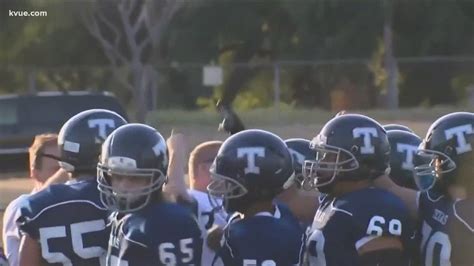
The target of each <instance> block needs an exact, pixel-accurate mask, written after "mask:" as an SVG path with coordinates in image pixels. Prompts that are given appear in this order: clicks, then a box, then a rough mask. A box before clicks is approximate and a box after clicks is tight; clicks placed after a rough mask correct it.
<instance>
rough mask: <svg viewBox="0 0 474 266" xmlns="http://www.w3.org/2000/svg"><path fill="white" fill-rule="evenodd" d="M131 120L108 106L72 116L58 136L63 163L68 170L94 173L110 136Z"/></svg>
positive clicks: (61, 162)
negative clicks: (102, 149) (107, 108)
mask: <svg viewBox="0 0 474 266" xmlns="http://www.w3.org/2000/svg"><path fill="white" fill-rule="evenodd" d="M126 123H127V121H125V119H124V118H123V117H121V116H120V115H119V114H117V113H115V112H112V111H109V110H105V109H91V110H87V111H83V112H80V113H78V114H76V115H75V116H73V117H71V118H70V119H69V120H68V121H66V123H65V124H64V125H63V126H62V128H61V130H60V131H59V135H58V145H59V150H60V156H59V158H60V161H59V165H60V166H61V168H63V169H64V170H66V171H67V172H81V171H85V172H94V171H95V169H96V167H97V161H98V160H99V154H100V148H101V145H102V143H103V142H104V141H105V139H106V138H107V136H108V135H109V134H110V133H111V132H112V131H114V130H115V129H116V128H118V127H120V126H122V125H125V124H126Z"/></svg>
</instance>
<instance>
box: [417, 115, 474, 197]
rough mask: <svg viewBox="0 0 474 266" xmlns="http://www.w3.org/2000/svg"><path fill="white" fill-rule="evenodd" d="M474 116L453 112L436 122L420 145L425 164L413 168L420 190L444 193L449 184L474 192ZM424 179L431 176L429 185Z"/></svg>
mask: <svg viewBox="0 0 474 266" xmlns="http://www.w3.org/2000/svg"><path fill="white" fill-rule="evenodd" d="M473 127H474V114H473V113H468V112H456V113H450V114H447V115H445V116H443V117H441V118H439V119H438V120H436V121H435V122H434V123H433V124H432V125H431V127H430V128H429V129H428V132H427V133H426V137H425V138H424V139H423V141H422V143H421V144H420V146H419V150H418V154H419V155H420V156H421V157H423V158H426V161H428V163H425V164H423V165H420V166H417V167H415V171H416V182H417V183H419V184H422V185H423V188H422V189H425V190H426V189H430V188H431V187H433V186H434V185H435V183H436V185H437V188H438V189H440V190H441V191H442V192H446V191H447V188H448V187H449V186H450V185H460V186H462V187H465V188H466V189H468V190H471V191H474V178H472V173H473V172H474V163H473V162H474V152H473V146H474V129H473ZM426 176H434V177H435V178H433V179H432V180H431V183H430V184H427V182H426V180H425V179H426V178H425V177H426Z"/></svg>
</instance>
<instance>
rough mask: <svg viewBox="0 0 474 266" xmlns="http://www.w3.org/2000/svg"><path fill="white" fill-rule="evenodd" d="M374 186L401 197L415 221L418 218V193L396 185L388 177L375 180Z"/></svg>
mask: <svg viewBox="0 0 474 266" xmlns="http://www.w3.org/2000/svg"><path fill="white" fill-rule="evenodd" d="M374 184H375V186H376V187H378V188H381V189H385V190H387V191H389V192H391V193H392V194H394V195H396V196H397V197H399V198H400V199H401V200H402V201H403V203H405V205H406V207H407V208H408V210H409V212H410V215H411V217H412V218H414V219H417V218H418V197H419V193H418V191H416V190H413V189H409V188H405V187H401V186H399V185H397V184H395V182H393V181H392V180H391V179H390V177H388V176H387V175H383V176H380V177H378V178H377V179H375V180H374Z"/></svg>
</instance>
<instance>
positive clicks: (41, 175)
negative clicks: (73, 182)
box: [2, 134, 67, 265]
mask: <svg viewBox="0 0 474 266" xmlns="http://www.w3.org/2000/svg"><path fill="white" fill-rule="evenodd" d="M28 153H29V159H30V160H29V161H30V178H31V181H32V182H33V185H34V186H33V190H32V191H31V193H30V194H34V193H36V192H38V191H40V190H41V189H43V188H44V187H45V186H46V182H47V181H48V180H49V179H51V178H54V177H55V176H61V177H63V176H66V178H67V173H66V172H65V171H63V170H62V169H60V168H59V164H58V157H59V148H58V135H57V134H40V135H36V136H35V139H34V141H33V144H32V145H31V147H30V148H29V149H28ZM28 196H29V194H22V195H20V196H19V197H18V198H16V199H14V200H12V201H11V202H10V203H9V204H8V206H7V208H6V209H5V213H4V214H3V231H2V232H3V245H4V247H5V255H6V257H7V258H8V261H9V262H10V264H11V265H18V264H19V249H20V241H21V235H20V231H19V229H18V225H17V224H16V220H17V219H18V218H19V216H20V209H21V207H22V206H23V205H24V204H25V202H26V199H27V198H28Z"/></svg>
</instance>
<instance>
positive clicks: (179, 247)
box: [107, 202, 202, 266]
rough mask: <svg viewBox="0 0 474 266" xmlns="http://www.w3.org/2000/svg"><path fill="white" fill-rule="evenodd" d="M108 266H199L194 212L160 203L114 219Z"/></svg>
mask: <svg viewBox="0 0 474 266" xmlns="http://www.w3.org/2000/svg"><path fill="white" fill-rule="evenodd" d="M110 226H111V235H110V239H109V249H108V252H107V265H108V266H147V265H200V264H201V252H202V238H201V231H200V229H199V226H198V224H197V221H196V219H195V217H194V216H193V214H192V213H191V211H190V210H189V209H187V208H185V207H182V206H180V205H177V204H172V203H164V202H163V203H159V204H153V205H149V206H147V207H145V208H144V209H142V210H139V211H137V212H133V213H130V214H126V215H120V214H118V213H114V214H112V216H111V223H110Z"/></svg>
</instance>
